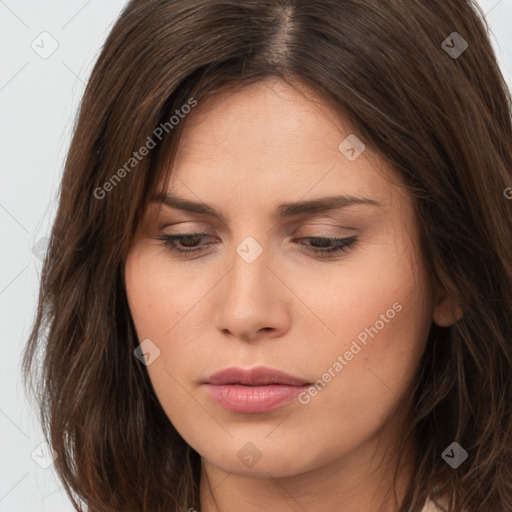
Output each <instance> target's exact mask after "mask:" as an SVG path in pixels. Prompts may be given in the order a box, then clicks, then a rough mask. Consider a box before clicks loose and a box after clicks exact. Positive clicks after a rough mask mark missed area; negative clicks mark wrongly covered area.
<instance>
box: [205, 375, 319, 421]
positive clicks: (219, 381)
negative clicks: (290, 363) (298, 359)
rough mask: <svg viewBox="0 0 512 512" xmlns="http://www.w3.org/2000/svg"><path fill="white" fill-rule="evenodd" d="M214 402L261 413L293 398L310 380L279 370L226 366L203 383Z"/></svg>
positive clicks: (239, 411)
mask: <svg viewBox="0 0 512 512" xmlns="http://www.w3.org/2000/svg"><path fill="white" fill-rule="evenodd" d="M203 384H204V385H205V388H206V391H207V392H208V394H209V395H210V397H211V398H212V400H214V401H215V402H216V403H218V404H219V405H221V406H222V407H224V408H225V409H228V410H230V411H233V412H238V413H262V412H268V411H272V410H274V409H277V408H279V407H281V406H283V405H285V404H287V403H289V402H290V401H292V400H293V399H294V398H296V397H297V396H298V395H299V394H300V393H302V392H303V391H304V390H305V389H306V388H307V387H308V386H310V385H311V383H309V382H307V381H306V380H304V379H300V378H298V377H293V376H291V375H288V374H287V373H284V372H282V371H280V370H275V369H272V368H265V367H262V366H259V367H257V368H252V369H249V370H244V369H243V368H226V369H224V370H221V371H220V372H217V373H214V374H213V375H211V376H210V377H209V378H208V379H207V380H206V381H205V382H204V383H203Z"/></svg>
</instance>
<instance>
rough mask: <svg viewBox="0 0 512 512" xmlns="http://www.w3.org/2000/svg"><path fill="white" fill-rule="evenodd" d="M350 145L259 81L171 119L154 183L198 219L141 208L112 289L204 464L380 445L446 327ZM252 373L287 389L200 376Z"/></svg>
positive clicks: (323, 454)
mask: <svg viewBox="0 0 512 512" xmlns="http://www.w3.org/2000/svg"><path fill="white" fill-rule="evenodd" d="M304 91H306V89H304ZM351 134H352V132H351V130H350V128H349V127H347V126H342V125H341V124H340V122H339V121H335V120H334V116H333V115H332V114H331V113H330V112H329V110H328V108H327V106H326V104H325V103H323V102H322V101H321V100H320V99H318V98H316V99H315V97H314V96H313V93H311V91H310V93H309V99H306V98H305V97H304V96H303V95H302V94H299V92H297V90H296V89H295V88H293V87H291V86H289V85H287V84H286V83H284V82H282V81H279V80H276V79H267V80H265V81H262V82H260V83H257V84H252V85H250V86H247V87H245V88H243V89H240V91H238V92H236V93H230V94H222V95H216V96H212V97H211V98H209V99H208V101H205V102H203V103H200V104H198V106H197V107H196V109H194V111H193V112H192V113H190V115H189V117H188V118H187V119H186V125H185V126H184V132H183V137H182V139H181V144H180V148H179V151H178V154H177V157H176V160H175V162H174V167H173V172H172V177H171V181H170V183H169V186H168V188H167V190H165V191H164V190H160V192H166V193H167V194H169V195H170V194H172V195H173V196H178V197H179V198H181V199H182V200H184V201H187V202H190V204H191V203H194V204H197V205H198V208H197V210H199V206H201V208H203V209H204V211H203V212H199V211H196V212H194V211H189V210H192V209H182V208H179V207H178V205H177V204H176V203H174V204H175V207H172V206H170V204H171V200H169V201H168V203H169V204H168V205H164V206H162V207H161V208H159V207H158V204H157V202H155V203H154V209H153V210H151V211H150V212H149V213H151V214H149V213H148V215H147V217H146V219H145V221H144V222H143V223H142V224H141V226H140V229H139V231H138V234H137V237H136V238H135V239H134V242H133V245H132V248H131V250H130V253H129V255H128V257H127V260H126V268H125V279H126V290H127V294H128V299H129V305H130V310H131V314H132V317H133V320H134V323H135V326H136V330H137V334H138V337H139V340H140V342H142V341H143V340H146V341H144V342H143V344H142V352H143V353H145V354H146V356H145V357H146V359H145V362H146V364H147V371H148V372H149V376H150V379H151V382H152V384H153V386H154V390H155V392H156V395H157V396H158V399H159V401H160V403H161V405H162V407H163V409H164V410H165V412H166V414H167V416H168V417H169V420H170V421H171V422H172V423H173V425H174V426H175V428H176V429H177V431H178V432H179V433H180V434H181V436H182V437H183V438H184V439H185V441H186V442H187V443H188V444H189V445H191V446H192V447H193V448H194V449H195V450H196V451H197V452H198V453H199V454H200V455H201V456H202V457H203V460H204V462H205V463H207V464H208V465H209V466H210V467H213V468H217V469H218V470H222V471H226V472H230V473H235V474H239V475H255V476H267V475H268V473H270V474H272V475H273V476H274V477H278V476H282V477H284V476H292V475H298V474H301V473H304V472H307V471H311V470H314V469H318V468H320V467H323V466H326V465H328V464H332V463H334V462H336V461H342V460H345V461H348V460H356V459H357V458H358V457H359V460H369V457H368V454H369V451H371V450H372V449H373V448H375V446H376V440H378V439H380V442H381V443H382V442H383V441H384V446H390V445H391V444H392V443H394V442H395V441H396V440H397V436H398V435H399V431H398V428H397V421H398V418H399V416H400V415H399V414H398V410H399V409H398V408H399V405H400V404H404V403H406V401H405V397H406V395H407V392H408V390H409V389H410V385H411V383H412V381H413V377H414V373H415V370H416V369H417V366H418V363H419V360H420V357H421V355H422V351H423V350H424V347H425V343H426V340H427V335H428V332H429V327H430V325H431V323H432V320H433V319H434V320H435V319H436V315H437V318H438V320H439V323H440V324H441V323H442V322H443V319H445V318H446V316H443V315H445V314H444V313H443V311H444V310H443V306H442V304H441V305H438V304H437V302H438V301H437V300H436V298H435V297H434V296H432V293H431V289H430V285H429V282H428V275H426V274H425V269H424V267H423V264H422V261H421V254H420V253H419V252H418V247H419V233H418V226H417V224H416V221H415V217H414V214H413V203H412V200H411V199H410V198H409V197H408V196H407V195H406V193H405V192H404V190H403V189H400V188H399V187H397V186H396V185H394V184H392V181H391V177H392V174H391V171H390V170H389V169H387V168H386V167H385V165H384V163H383V162H382V161H381V160H379V158H378V157H377V155H375V154H373V153H372V152H371V151H370V149H369V148H366V149H365V150H364V151H362V152H361V149H362V147H360V146H358V143H357V140H355V139H354V138H353V137H354V135H351ZM349 136H350V137H349ZM355 136H357V133H356V134H355ZM347 137H349V139H348V140H346V139H347ZM354 141H355V142H354ZM363 142H364V141H363ZM351 148H352V149H351ZM378 165H381V170H380V171H379V169H377V166H378ZM335 196H351V197H353V198H357V199H358V201H359V204H358V203H357V202H349V203H347V204H345V205H344V204H343V201H341V200H340V201H338V200H334V199H332V198H334V197H335ZM329 198H331V199H330V200H329ZM324 201H325V205H324ZM310 202H311V203H310ZM337 202H338V204H337V205H336V203H337ZM329 203H332V204H331V206H337V207H333V208H327V207H325V206H326V205H329ZM205 205H208V207H209V209H208V210H207V209H206V208H205ZM294 205H296V206H294ZM308 205H309V207H308ZM322 205H323V206H324V207H322ZM317 206H318V208H317ZM214 212H217V213H218V215H216V214H215V213H214ZM196 233H199V234H200V233H204V234H205V236H204V238H201V237H199V236H190V237H189V238H182V239H181V240H175V241H174V243H172V242H169V243H168V245H167V246H166V245H165V243H164V242H163V241H162V240H159V239H158V238H159V237H165V236H173V235H178V234H179V235H195V234H196ZM318 238H321V239H332V238H338V239H348V240H345V242H336V241H332V240H324V241H322V240H317V239H318ZM350 241H352V244H350ZM347 243H348V245H345V246H344V250H340V251H338V252H331V253H328V252H327V249H329V248H333V247H343V244H347ZM173 244H174V245H173ZM172 247H175V248H178V249H182V250H183V251H190V253H188V254H179V253H178V252H175V251H173V250H172ZM315 249H316V250H317V251H322V250H323V251H325V252H324V253H323V254H321V253H320V252H318V253H315V252H314V250H315ZM147 340H150V341H147ZM158 351H159V352H158ZM256 367H266V368H270V369H274V370H279V371H281V372H285V373H287V374H289V375H290V376H293V377H295V378H296V379H297V381H294V382H288V381H287V379H286V378H283V377H278V376H276V375H274V376H272V375H271V374H270V377H269V375H267V377H268V378H267V380H259V381H258V380H257V378H258V377H260V378H261V379H264V377H265V375H263V374H260V375H259V376H258V375H256V376H255V377H254V378H255V379H256V380H250V377H251V376H250V375H249V376H248V375H245V376H244V375H237V374H233V375H231V376H229V375H228V376H226V377H225V378H224V379H222V378H220V379H219V380H215V379H210V377H211V376H212V375H213V374H215V373H216V372H219V371H220V370H223V369H226V368H241V369H244V370H250V369H253V368H256ZM244 377H245V378H247V379H249V380H247V381H244ZM208 382H210V383H209V384H207V383H208ZM244 383H245V385H244ZM302 383H309V384H310V385H307V384H306V385H303V386H301V385H300V384H302ZM267 472H268V473H267Z"/></svg>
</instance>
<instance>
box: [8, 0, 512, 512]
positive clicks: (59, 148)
mask: <svg viewBox="0 0 512 512" xmlns="http://www.w3.org/2000/svg"><path fill="white" fill-rule="evenodd" d="M425 1H428V0H425ZM125 3H126V1H125V0H109V1H108V2H105V1H103V2H102V1H100V0H89V1H85V0H72V1H71V0H68V1H64V0H59V1H57V0H50V1H46V2H43V1H36V0H17V1H16V0H6V1H1V0H0V39H1V45H0V59H1V66H0V119H1V124H0V141H1V147H0V155H1V162H2V165H1V166H0V173H1V179H2V182H1V183H2V186H1V187H0V229H1V243H0V262H1V264H0V312H1V315H2V316H1V320H2V321H1V322H0V330H1V338H0V339H1V340H2V354H3V356H2V370H1V373H0V432H1V436H0V461H1V462H0V512H35V511H37V512H39V511H48V512H49V511H51V512H71V511H73V510H74V509H73V507H72V506H71V504H70V502H69V501H68V499H67V497H66V495H65V493H64V492H63V489H62V486H61V484H60V482H59V481H58V479H57V478H56V476H55V474H54V470H53V466H49V467H48V468H47V469H43V467H41V465H43V466H44V465H45V463H46V464H47V463H48V462H49V459H48V454H47V453H46V455H45V452H44V451H42V449H41V448H38V446H39V445H40V443H41V442H42V441H43V438H42V433H41V430H40V427H39V425H38V421H37V417H36V413H35V408H34V405H33V404H32V403H30V402H29V401H28V399H27V397H26V395H25V393H24V390H23V387H22V383H21V379H20V372H19V361H20V355H21V350H22V347H23V345H24V343H25V341H26V338H27V336H28V333H29V329H30V326H31V323H32V319H33V314H34V310H35V304H36V298H37V291H38V284H39V275H40V271H41V257H42V255H43V254H44V249H45V237H46V236H47V234H48V233H49V229H50V226H51V221H52V218H53V216H54V214H55V209H56V198H57V192H58V187H59V180H60V176H61V172H62V167H63V162H64V158H65V155H66V151H67V148H68V146H69V142H70V137H71V129H72V126H73V122H74V118H75V114H76V111H77V108H78V104H79V101H80V98H81V96H82V93H83V90H84V84H85V83H86V81H87V78H88V76H89V74H90V72H91V70H92V66H93V64H94V61H95V59H96V57H97V55H98V52H99V50H100V47H101V45H102V44H103V41H104V40H105V38H106V36H107V34H108V32H109V30H110V28H111V27H112V25H113V23H114V22H115V20H116V18H117V16H118V14H119V13H120V11H121V10H122V8H123V7H124V5H125ZM480 5H481V6H482V8H483V10H484V12H485V13H486V15H487V18H488V20H489V22H490V25H491V29H492V30H493V33H494V36H493V40H492V41H493V45H494V48H495V50H496V53H497V55H498V58H499V60H500V64H501V67H502V70H503V73H504V75H505V77H506V79H507V82H508V84H509V85H510V86H511V87H512V32H508V33H507V26H508V27H511V26H512V0H481V1H480ZM454 31H456V27H454ZM43 32H47V33H48V34H49V35H41V33H43ZM447 36H448V34H447ZM468 42H469V44H470V45H471V41H468ZM56 45H58V47H57V48H56V50H55V51H54V52H53V53H52V54H51V55H48V54H49V53H50V52H51V50H52V49H53V47H54V46H56ZM34 246H35V248H34ZM91 357H94V355H93V354H91ZM34 450H35V451H34ZM32 454H33V458H32Z"/></svg>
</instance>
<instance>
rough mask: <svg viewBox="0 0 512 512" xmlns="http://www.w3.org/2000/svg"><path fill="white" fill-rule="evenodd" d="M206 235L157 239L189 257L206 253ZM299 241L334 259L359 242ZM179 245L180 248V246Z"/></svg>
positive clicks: (186, 235)
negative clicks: (204, 242) (204, 241)
mask: <svg viewBox="0 0 512 512" xmlns="http://www.w3.org/2000/svg"><path fill="white" fill-rule="evenodd" d="M209 237H210V235H208V234H206V233H190V234H178V235H161V236H159V237H156V238H155V240H158V241H160V242H161V243H162V245H163V246H164V247H165V248H166V249H167V250H168V251H170V252H172V253H175V254H177V255H179V256H185V257H189V256H192V255H197V254H199V253H203V252H204V251H205V248H204V245H203V246H202V247H201V246H200V245H198V244H200V243H201V242H202V241H203V240H204V239H206V238H209ZM299 240H308V241H309V244H306V243H303V242H298V243H299V245H301V246H304V247H305V248H306V249H305V250H306V251H307V252H310V253H313V254H315V255H319V256H324V257H334V256H336V255H338V254H340V253H344V252H348V251H349V250H350V249H351V248H352V247H353V245H354V244H355V243H356V241H357V237H356V236H351V237H347V238H326V237H312V236H310V237H306V238H302V239H299ZM177 244H179V245H180V246H181V247H180V246H178V245H177Z"/></svg>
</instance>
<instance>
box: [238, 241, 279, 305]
mask: <svg viewBox="0 0 512 512" xmlns="http://www.w3.org/2000/svg"><path fill="white" fill-rule="evenodd" d="M258 238H259V239H260V241H261V235H259V236H258ZM265 245H266V246H267V247H265V246H264V244H263V242H261V243H260V242H258V240H257V239H256V237H255V236H251V235H250V236H246V237H244V238H243V239H242V241H241V242H240V243H239V244H238V245H237V246H236V248H235V256H234V258H233V269H232V272H231V274H232V275H231V283H230V285H231V288H232V290H231V291H232V292H235V295H237V294H239V293H241V294H242V295H244V294H245V293H249V294H251V295H250V296H254V295H255V294H260V293H261V291H262V289H263V294H264V295H265V293H264V289H265V286H266V283H267V281H268V279H267V277H268V276H267V274H268V273H269V269H268V268H267V266H268V264H269V262H270V259H271V258H270V256H271V254H270V250H269V248H268V244H265ZM255 298H256V297H255ZM245 299H247V297H246V298H245Z"/></svg>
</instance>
